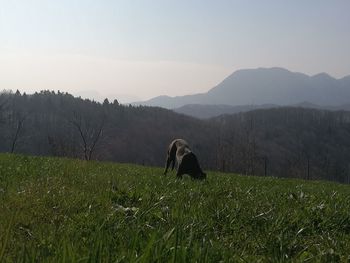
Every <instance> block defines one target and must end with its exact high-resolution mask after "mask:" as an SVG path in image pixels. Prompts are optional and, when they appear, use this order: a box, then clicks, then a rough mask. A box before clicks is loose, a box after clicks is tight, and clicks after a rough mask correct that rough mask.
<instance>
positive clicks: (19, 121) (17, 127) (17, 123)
mask: <svg viewBox="0 0 350 263" xmlns="http://www.w3.org/2000/svg"><path fill="white" fill-rule="evenodd" d="M26 118H27V116H26V115H22V114H21V113H17V114H15V120H14V132H13V134H12V136H11V150H10V152H11V153H14V151H15V147H16V144H17V142H18V139H19V136H20V133H21V131H22V128H23V123H24V121H25V119H26Z"/></svg>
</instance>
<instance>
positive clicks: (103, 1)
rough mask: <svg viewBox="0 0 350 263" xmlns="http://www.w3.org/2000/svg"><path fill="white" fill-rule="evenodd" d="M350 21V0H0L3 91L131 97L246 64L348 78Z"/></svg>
mask: <svg viewBox="0 0 350 263" xmlns="http://www.w3.org/2000/svg"><path fill="white" fill-rule="evenodd" d="M349 25H350V1H349V0H307V1H306V0H285V1H282V0H241V1H239V0H236V1H235V0H231V1H228V0H211V1H209V0H174V1H173V0H143V1H137V0H125V1H118V0H59V1H55V0H41V1H40V0H22V1H20V0H0V90H2V89H14V90H15V89H19V90H20V91H26V92H29V93H31V92H34V91H38V90H41V89H53V90H58V89H59V90H61V91H68V92H71V93H73V94H82V95H84V96H85V95H86V96H92V95H94V94H95V95H94V96H98V94H99V95H100V96H102V97H106V96H109V98H111V99H113V98H114V97H116V98H118V99H120V100H123V99H129V100H134V99H136V98H133V97H132V96H135V97H138V98H140V99H147V98H150V97H153V96H157V95H163V94H164V95H171V96H174V95H184V94H189V93H196V92H205V91H207V90H208V89H210V88H211V87H213V86H214V85H216V84H217V83H219V82H220V81H221V80H222V79H223V78H225V77H226V76H227V75H229V74H230V73H232V72H233V71H235V70H237V69H242V68H257V67H273V66H280V67H285V68H287V69H290V70H292V71H300V72H304V73H308V74H316V73H319V72H328V73H329V74H331V75H333V76H335V77H343V76H345V75H349V74H350V27H349ZM129 97H131V98H129Z"/></svg>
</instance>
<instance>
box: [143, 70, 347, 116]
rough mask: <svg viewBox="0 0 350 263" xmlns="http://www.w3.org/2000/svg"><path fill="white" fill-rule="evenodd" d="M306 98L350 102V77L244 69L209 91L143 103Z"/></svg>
mask: <svg viewBox="0 0 350 263" xmlns="http://www.w3.org/2000/svg"><path fill="white" fill-rule="evenodd" d="M305 101H308V102H309V103H312V104H316V105H321V106H322V105H331V106H337V105H342V104H346V103H348V102H349V101H350V80H349V78H348V77H344V78H343V79H341V80H338V79H335V78H333V77H332V76H330V75H329V74H327V73H319V74H317V75H314V76H310V75H306V74H303V73H300V72H292V71H289V70H288V69H285V68H281V67H272V68H255V69H241V70H237V71H235V72H233V73H232V74H231V75H229V76H228V77H226V78H225V79H224V80H223V81H222V82H220V83H219V84H218V85H216V86H215V87H213V88H212V89H210V90H209V91H208V92H206V93H201V94H192V95H186V96H178V97H168V96H160V97H157V98H153V99H151V100H148V101H145V102H140V103H139V104H143V105H150V106H160V107H165V108H168V109H174V108H179V107H181V106H184V105H186V104H211V105H213V104H226V105H231V106H237V105H263V104H278V105H281V106H283V105H295V104H299V103H302V102H305Z"/></svg>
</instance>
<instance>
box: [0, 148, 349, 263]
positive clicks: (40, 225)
mask: <svg viewBox="0 0 350 263" xmlns="http://www.w3.org/2000/svg"><path fill="white" fill-rule="evenodd" d="M349 255H350V187H349V186H347V185H340V184H334V183H327V182H308V181H302V180H287V179H276V178H270V177H267V178H259V177H245V176H238V175H234V174H221V173H214V172H209V173H208V179H207V180H206V181H203V182H200V181H193V180H191V179H189V178H184V179H183V180H176V179H175V175H174V174H171V175H168V176H166V177H164V176H162V169H161V168H152V167H143V166H136V165H131V164H112V163H99V162H85V161H80V160H72V159H59V158H42V157H27V156H20V155H6V154H1V155H0V262H170V261H171V262H189V261H193V262H219V261H224V262H230V261H232V262H259V261H260V262H271V261H293V262H303V261H308V260H310V261H311V262H314V261H317V262H319V261H323V262H337V261H343V262H345V261H347V260H348V259H349Z"/></svg>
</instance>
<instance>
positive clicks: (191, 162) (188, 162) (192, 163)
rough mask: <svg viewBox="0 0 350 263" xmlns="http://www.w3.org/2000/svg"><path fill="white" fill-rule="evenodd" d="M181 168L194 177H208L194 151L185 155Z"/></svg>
mask: <svg viewBox="0 0 350 263" xmlns="http://www.w3.org/2000/svg"><path fill="white" fill-rule="evenodd" d="M181 170H182V172H183V173H187V174H189V175H190V176H191V177H192V178H194V179H205V178H206V177H207V175H206V174H205V173H204V172H203V171H202V169H201V168H200V166H199V163H198V160H197V157H196V155H195V154H194V153H192V152H190V153H187V154H185V155H184V156H183V158H182V162H181Z"/></svg>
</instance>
